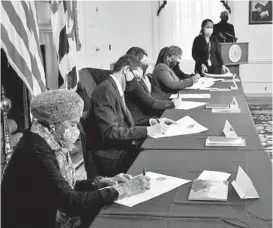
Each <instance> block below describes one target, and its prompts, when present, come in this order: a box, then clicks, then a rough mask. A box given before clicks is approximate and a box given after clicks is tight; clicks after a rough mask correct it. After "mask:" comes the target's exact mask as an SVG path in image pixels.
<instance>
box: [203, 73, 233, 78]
mask: <svg viewBox="0 0 273 228" xmlns="http://www.w3.org/2000/svg"><path fill="white" fill-rule="evenodd" d="M204 75H205V77H209V78H232V77H233V76H234V75H233V74H232V73H231V72H227V73H225V74H209V73H205V74H204Z"/></svg>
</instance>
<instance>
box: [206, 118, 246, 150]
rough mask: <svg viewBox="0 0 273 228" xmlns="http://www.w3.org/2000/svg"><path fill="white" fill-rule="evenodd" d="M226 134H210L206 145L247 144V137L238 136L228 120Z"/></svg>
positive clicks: (225, 127)
mask: <svg viewBox="0 0 273 228" xmlns="http://www.w3.org/2000/svg"><path fill="white" fill-rule="evenodd" d="M223 133H224V134H225V136H224V137H223V136H209V137H208V138H207V140H206V146H246V142H245V139H243V138H242V137H238V136H237V134H236V132H235V130H234V128H233V127H232V126H231V124H230V123H229V121H228V120H226V122H225V126H224V129H223Z"/></svg>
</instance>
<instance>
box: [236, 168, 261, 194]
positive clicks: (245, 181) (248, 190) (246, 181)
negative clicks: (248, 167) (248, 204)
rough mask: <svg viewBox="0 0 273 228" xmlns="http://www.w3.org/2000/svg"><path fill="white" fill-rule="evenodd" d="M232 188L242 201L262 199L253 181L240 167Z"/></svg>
mask: <svg viewBox="0 0 273 228" xmlns="http://www.w3.org/2000/svg"><path fill="white" fill-rule="evenodd" d="M231 184H232V186H233V187H234V189H235V190H236V192H237V193H238V195H239V196H240V198H241V199H256V198H260V197H259V195H258V193H257V191H256V189H255V187H254V185H253V183H252V181H251V179H250V178H249V176H248V175H247V174H246V173H245V171H244V170H243V169H242V168H241V166H239V168H238V173H237V177H236V180H235V181H232V183H231Z"/></svg>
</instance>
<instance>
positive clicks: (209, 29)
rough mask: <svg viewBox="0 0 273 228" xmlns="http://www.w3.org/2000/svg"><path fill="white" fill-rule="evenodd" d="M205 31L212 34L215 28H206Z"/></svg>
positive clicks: (206, 33)
mask: <svg viewBox="0 0 273 228" xmlns="http://www.w3.org/2000/svg"><path fill="white" fill-rule="evenodd" d="M204 33H205V35H209V36H211V34H212V33H213V28H205V29H204Z"/></svg>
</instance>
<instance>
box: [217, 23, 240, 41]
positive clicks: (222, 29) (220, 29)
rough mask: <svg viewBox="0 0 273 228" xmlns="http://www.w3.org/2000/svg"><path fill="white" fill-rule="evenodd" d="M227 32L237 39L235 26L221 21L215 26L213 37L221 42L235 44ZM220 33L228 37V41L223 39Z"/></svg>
mask: <svg viewBox="0 0 273 228" xmlns="http://www.w3.org/2000/svg"><path fill="white" fill-rule="evenodd" d="M226 32H227V33H229V34H230V35H232V36H234V37H235V31H234V26H233V25H232V24H230V23H228V22H225V21H220V22H219V23H217V24H215V25H214V31H213V35H214V36H216V37H217V39H218V41H219V42H233V39H234V38H232V37H231V36H229V35H228V34H226ZM219 33H222V34H223V35H224V36H225V37H226V41H224V40H223V38H221V36H220V35H219Z"/></svg>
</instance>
